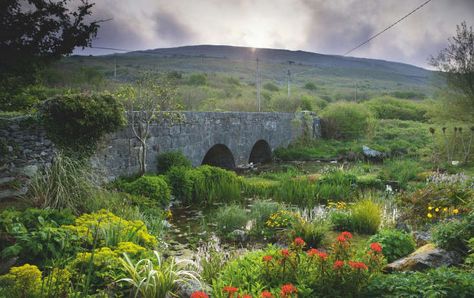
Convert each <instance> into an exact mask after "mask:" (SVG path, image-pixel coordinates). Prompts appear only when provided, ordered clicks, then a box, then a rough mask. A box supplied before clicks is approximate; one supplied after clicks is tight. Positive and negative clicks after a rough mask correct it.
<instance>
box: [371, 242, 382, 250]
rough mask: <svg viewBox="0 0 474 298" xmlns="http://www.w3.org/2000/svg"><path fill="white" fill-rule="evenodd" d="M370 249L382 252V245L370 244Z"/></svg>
mask: <svg viewBox="0 0 474 298" xmlns="http://www.w3.org/2000/svg"><path fill="white" fill-rule="evenodd" d="M370 249H371V250H373V251H375V252H382V245H380V243H378V242H374V243H371V244H370Z"/></svg>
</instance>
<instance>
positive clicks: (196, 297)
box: [190, 291, 209, 298]
mask: <svg viewBox="0 0 474 298" xmlns="http://www.w3.org/2000/svg"><path fill="white" fill-rule="evenodd" d="M190 298H209V296H207V294H206V293H204V292H201V291H196V292H194V293H192V294H191V297H190Z"/></svg>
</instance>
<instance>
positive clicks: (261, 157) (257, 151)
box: [249, 140, 272, 164]
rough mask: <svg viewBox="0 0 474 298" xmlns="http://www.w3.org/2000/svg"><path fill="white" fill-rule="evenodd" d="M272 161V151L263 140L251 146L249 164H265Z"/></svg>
mask: <svg viewBox="0 0 474 298" xmlns="http://www.w3.org/2000/svg"><path fill="white" fill-rule="evenodd" d="M270 161H272V149H271V148H270V145H269V144H268V143H267V141H265V140H259V141H257V142H256V143H255V145H253V147H252V151H251V152H250V157H249V163H250V162H252V163H254V164H255V163H266V162H270Z"/></svg>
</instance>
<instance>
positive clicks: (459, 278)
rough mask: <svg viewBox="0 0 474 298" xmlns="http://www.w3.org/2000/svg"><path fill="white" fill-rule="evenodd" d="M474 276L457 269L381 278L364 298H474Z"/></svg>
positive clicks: (368, 289)
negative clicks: (473, 297)
mask: <svg viewBox="0 0 474 298" xmlns="http://www.w3.org/2000/svg"><path fill="white" fill-rule="evenodd" d="M473 280H474V273H473V272H469V271H462V270H460V269H456V268H437V269H432V270H429V271H427V272H404V273H394V274H383V275H378V276H376V277H375V278H374V279H372V280H371V281H370V282H369V284H368V286H367V289H366V291H364V292H365V293H364V295H363V297H394V298H395V297H463V298H467V297H472V293H473V292H474V283H473V282H472V281H473Z"/></svg>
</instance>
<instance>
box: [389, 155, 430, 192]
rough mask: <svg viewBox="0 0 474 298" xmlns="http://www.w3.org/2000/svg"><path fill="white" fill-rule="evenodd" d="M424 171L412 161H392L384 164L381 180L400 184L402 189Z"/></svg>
mask: <svg viewBox="0 0 474 298" xmlns="http://www.w3.org/2000/svg"><path fill="white" fill-rule="evenodd" d="M421 171H423V168H422V167H421V166H420V164H419V163H418V162H416V161H414V160H410V159H392V160H389V161H386V162H384V167H383V169H382V171H381V174H380V176H381V178H382V179H384V180H393V181H396V182H398V184H399V185H400V187H401V188H405V187H406V186H407V184H408V182H409V181H411V180H414V179H415V178H416V177H417V175H418V173H420V172H421Z"/></svg>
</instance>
